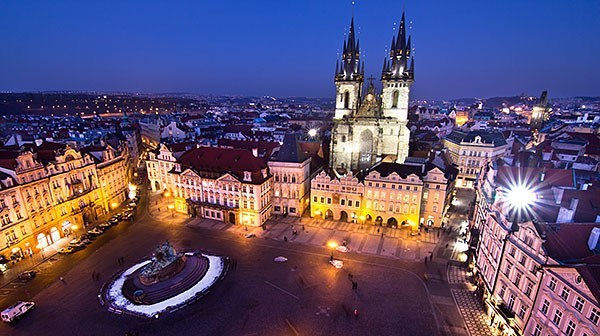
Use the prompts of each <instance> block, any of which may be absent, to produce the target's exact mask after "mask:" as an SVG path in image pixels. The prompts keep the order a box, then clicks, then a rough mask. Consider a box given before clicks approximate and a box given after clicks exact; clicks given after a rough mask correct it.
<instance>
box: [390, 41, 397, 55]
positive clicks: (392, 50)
mask: <svg viewBox="0 0 600 336" xmlns="http://www.w3.org/2000/svg"><path fill="white" fill-rule="evenodd" d="M395 51H396V41H395V38H394V37H393V36H392V46H391V47H390V57H394V54H395Z"/></svg>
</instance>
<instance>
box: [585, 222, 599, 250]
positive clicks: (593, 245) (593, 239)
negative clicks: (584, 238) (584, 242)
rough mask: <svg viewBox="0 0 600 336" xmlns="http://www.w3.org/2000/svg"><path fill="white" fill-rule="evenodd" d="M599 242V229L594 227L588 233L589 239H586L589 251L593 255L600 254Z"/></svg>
mask: <svg viewBox="0 0 600 336" xmlns="http://www.w3.org/2000/svg"><path fill="white" fill-rule="evenodd" d="M599 241H600V227H595V228H593V229H592V232H590V238H589V239H588V248H589V249H590V251H593V252H594V253H599V252H600V246H598V242H599Z"/></svg>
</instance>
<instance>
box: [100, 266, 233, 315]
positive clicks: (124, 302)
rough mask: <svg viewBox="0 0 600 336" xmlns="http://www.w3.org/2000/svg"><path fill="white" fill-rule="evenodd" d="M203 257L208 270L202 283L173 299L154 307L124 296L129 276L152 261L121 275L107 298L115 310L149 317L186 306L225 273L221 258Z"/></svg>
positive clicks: (133, 267) (158, 303)
mask: <svg viewBox="0 0 600 336" xmlns="http://www.w3.org/2000/svg"><path fill="white" fill-rule="evenodd" d="M203 256H204V257H206V258H208V270H207V271H206V274H205V275H204V277H202V279H200V281H198V282H197V283H196V284H195V285H194V286H192V287H191V288H190V289H188V290H186V291H185V292H182V293H180V294H178V295H176V296H174V297H172V298H169V299H166V300H164V301H161V302H157V303H155V304H152V305H137V304H134V303H133V302H131V301H129V299H127V298H126V297H125V296H124V295H123V291H122V289H123V283H124V282H125V279H126V278H127V276H129V275H131V274H132V273H133V272H135V271H137V270H138V269H139V268H141V267H144V266H145V265H147V264H148V263H150V262H151V260H146V261H143V262H141V263H139V264H136V265H134V266H132V267H130V268H129V269H127V270H126V271H125V272H123V274H121V275H120V276H119V277H118V278H117V279H116V280H115V281H114V282H113V283H112V285H111V287H110V288H109V290H108V292H107V296H108V299H109V301H110V305H112V306H113V308H117V309H122V310H126V311H130V312H133V313H135V314H141V315H144V316H147V317H153V316H156V314H159V313H161V312H164V311H165V310H166V309H167V308H168V307H176V306H179V305H182V304H184V303H185V302H187V301H189V300H190V299H192V298H194V297H195V296H196V295H197V294H200V293H202V292H204V291H206V290H207V289H208V288H210V287H211V286H212V285H213V284H214V283H215V282H217V280H218V279H219V277H220V276H221V273H223V269H224V266H225V265H224V262H223V259H222V258H221V257H216V256H211V255H205V254H203Z"/></svg>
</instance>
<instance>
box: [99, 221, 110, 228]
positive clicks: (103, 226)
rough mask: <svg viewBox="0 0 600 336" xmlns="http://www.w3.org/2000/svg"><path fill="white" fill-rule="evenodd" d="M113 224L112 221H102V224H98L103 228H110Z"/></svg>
mask: <svg viewBox="0 0 600 336" xmlns="http://www.w3.org/2000/svg"><path fill="white" fill-rule="evenodd" d="M112 225H113V224H112V223H111V222H110V221H108V222H104V223H101V224H100V225H98V226H99V227H101V228H103V229H108V228H109V227H111V226H112Z"/></svg>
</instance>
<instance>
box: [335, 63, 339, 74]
mask: <svg viewBox="0 0 600 336" xmlns="http://www.w3.org/2000/svg"><path fill="white" fill-rule="evenodd" d="M339 73H340V60H336V61H335V74H336V75H337V74H339Z"/></svg>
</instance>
